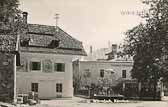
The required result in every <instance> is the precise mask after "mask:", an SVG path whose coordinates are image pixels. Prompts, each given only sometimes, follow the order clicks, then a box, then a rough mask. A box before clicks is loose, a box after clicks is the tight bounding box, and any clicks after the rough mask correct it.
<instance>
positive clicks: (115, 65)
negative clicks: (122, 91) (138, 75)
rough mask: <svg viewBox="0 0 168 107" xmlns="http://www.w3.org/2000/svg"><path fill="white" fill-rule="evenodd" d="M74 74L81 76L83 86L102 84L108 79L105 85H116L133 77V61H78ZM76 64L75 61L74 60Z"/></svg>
mask: <svg viewBox="0 0 168 107" xmlns="http://www.w3.org/2000/svg"><path fill="white" fill-rule="evenodd" d="M77 62H78V64H76V66H75V65H74V67H75V69H74V76H81V86H82V87H85V86H90V85H91V84H95V85H98V84H99V85H100V84H101V80H103V79H106V80H107V83H105V84H104V85H105V86H115V85H117V83H119V82H120V81H121V80H126V79H127V80H130V79H131V75H130V74H131V73H130V71H131V69H132V66H133V62H132V61H77ZM74 64H75V62H74Z"/></svg>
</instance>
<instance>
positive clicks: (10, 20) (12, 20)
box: [0, 0, 24, 35]
mask: <svg viewBox="0 0 168 107" xmlns="http://www.w3.org/2000/svg"><path fill="white" fill-rule="evenodd" d="M18 5H19V2H18V0H1V1H0V34H12V35H16V34H17V33H18V32H21V31H22V28H23V26H24V25H23V23H22V22H23V21H22V17H21V10H19V9H18Z"/></svg>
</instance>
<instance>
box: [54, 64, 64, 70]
mask: <svg viewBox="0 0 168 107" xmlns="http://www.w3.org/2000/svg"><path fill="white" fill-rule="evenodd" d="M54 71H57V72H65V64H64V63H55V64H54Z"/></svg>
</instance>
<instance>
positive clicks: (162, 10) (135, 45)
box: [124, 0, 168, 84]
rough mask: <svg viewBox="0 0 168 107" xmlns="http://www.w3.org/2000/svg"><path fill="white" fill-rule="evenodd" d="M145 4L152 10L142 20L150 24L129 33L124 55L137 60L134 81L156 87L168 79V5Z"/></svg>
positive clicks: (164, 1)
mask: <svg viewBox="0 0 168 107" xmlns="http://www.w3.org/2000/svg"><path fill="white" fill-rule="evenodd" d="M144 3H146V4H147V5H148V6H149V7H150V8H149V12H148V13H147V14H145V15H144V16H142V17H143V18H144V19H145V20H146V22H145V23H140V24H139V25H138V26H136V27H134V28H133V29H131V30H128V31H127V33H126V35H127V37H126V39H125V49H124V51H125V53H127V54H129V55H132V56H133V57H134V58H133V59H134V65H133V69H132V71H131V73H132V77H133V78H136V79H138V80H139V81H148V82H154V83H155V84H156V82H157V81H159V80H160V79H162V80H166V79H167V77H168V69H167V67H166V66H165V65H166V64H167V62H166V61H165V60H164V57H165V55H166V54H167V52H168V45H167V43H168V35H167V32H168V31H167V29H168V1H167V0H152V1H148V2H144Z"/></svg>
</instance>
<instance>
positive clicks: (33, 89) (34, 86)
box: [31, 83, 38, 92]
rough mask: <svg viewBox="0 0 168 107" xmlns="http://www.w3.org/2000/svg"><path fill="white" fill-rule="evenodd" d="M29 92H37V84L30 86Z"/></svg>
mask: <svg viewBox="0 0 168 107" xmlns="http://www.w3.org/2000/svg"><path fill="white" fill-rule="evenodd" d="M31 91H33V92H38V83H32V84H31Z"/></svg>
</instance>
